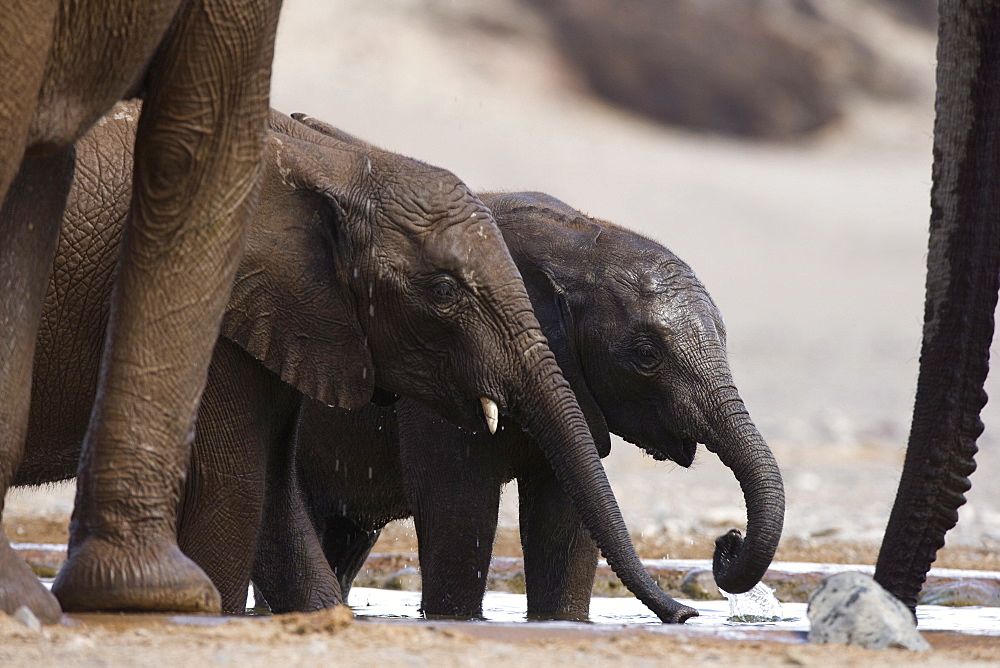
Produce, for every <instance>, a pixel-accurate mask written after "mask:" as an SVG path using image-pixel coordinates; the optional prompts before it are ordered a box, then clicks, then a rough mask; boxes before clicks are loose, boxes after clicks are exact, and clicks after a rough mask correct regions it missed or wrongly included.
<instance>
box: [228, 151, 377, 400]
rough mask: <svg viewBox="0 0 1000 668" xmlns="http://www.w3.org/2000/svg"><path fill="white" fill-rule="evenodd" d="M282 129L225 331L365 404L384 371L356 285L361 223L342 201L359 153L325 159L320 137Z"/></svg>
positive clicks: (313, 382) (325, 396)
mask: <svg viewBox="0 0 1000 668" xmlns="http://www.w3.org/2000/svg"><path fill="white" fill-rule="evenodd" d="M276 135H277V133H272V135H271V139H270V140H269V146H268V159H267V160H266V165H267V166H266V168H265V174H264V176H263V178H264V183H263V187H262V193H261V199H260V203H259V204H258V205H257V208H256V210H255V212H254V220H253V221H252V223H251V226H250V229H249V231H248V238H247V244H246V250H245V252H244V255H243V259H242V261H241V263H240V267H239V269H238V271H237V276H236V282H235V284H234V286H233V292H232V297H231V299H230V302H229V306H228V309H227V311H226V315H225V317H224V319H223V324H222V335H223V336H225V337H226V338H228V339H230V340H231V341H233V342H235V343H236V344H237V345H239V346H241V347H242V348H243V349H245V350H246V351H247V352H249V353H250V354H251V355H253V356H254V357H255V358H257V359H258V360H260V361H261V362H262V363H263V364H264V365H265V366H266V367H267V368H268V369H270V370H271V371H273V372H274V373H276V374H278V375H279V376H280V377H281V379H282V380H283V381H285V382H286V383H288V384H290V385H292V386H294V387H295V388H296V389H298V390H299V391H300V392H303V393H304V394H306V395H308V396H310V397H313V398H315V399H317V400H319V401H322V402H323V403H325V404H328V405H331V406H340V407H343V408H359V407H361V406H363V405H365V404H366V403H368V401H369V400H370V399H371V398H372V396H373V394H374V391H375V370H374V366H373V363H372V357H371V353H370V352H369V350H368V346H367V342H366V338H365V334H364V331H363V330H362V328H361V325H360V319H359V317H358V306H357V301H356V300H355V299H354V297H353V292H352V290H351V289H350V282H351V280H352V273H351V272H353V271H354V270H353V269H351V268H350V267H349V266H348V265H349V258H350V249H351V247H352V246H353V244H351V243H350V239H349V237H348V232H349V228H350V227H351V226H350V225H348V224H347V222H348V221H347V220H346V214H345V210H344V208H343V207H342V206H341V205H340V203H339V197H340V194H341V193H343V192H344V191H345V189H346V187H347V186H346V182H347V178H346V173H345V168H344V167H343V162H349V161H342V160H336V159H335V158H336V156H332V158H334V159H333V160H324V159H323V158H324V154H323V152H322V151H319V150H318V149H317V147H316V146H315V145H313V144H310V143H309V142H305V141H301V140H299V139H296V138H292V137H289V136H276ZM326 157H331V156H326ZM338 165H340V166H339V167H338Z"/></svg>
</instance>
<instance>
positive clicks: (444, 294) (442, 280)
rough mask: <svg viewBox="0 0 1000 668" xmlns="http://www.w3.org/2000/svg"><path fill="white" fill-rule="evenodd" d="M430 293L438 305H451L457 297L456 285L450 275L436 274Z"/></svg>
mask: <svg viewBox="0 0 1000 668" xmlns="http://www.w3.org/2000/svg"><path fill="white" fill-rule="evenodd" d="M431 294H432V295H433V297H434V301H435V302H436V303H437V305H438V306H441V307H448V306H451V305H452V304H453V303H454V302H455V299H456V298H457V297H458V285H457V284H456V283H455V279H454V278H452V277H451V276H438V277H437V278H436V279H435V280H434V282H433V283H432V284H431Z"/></svg>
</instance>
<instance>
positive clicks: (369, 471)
mask: <svg viewBox="0 0 1000 668" xmlns="http://www.w3.org/2000/svg"><path fill="white" fill-rule="evenodd" d="M368 479H369V480H371V479H372V467H370V466H369V467H368Z"/></svg>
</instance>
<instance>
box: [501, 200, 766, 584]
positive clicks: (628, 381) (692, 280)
mask: <svg viewBox="0 0 1000 668" xmlns="http://www.w3.org/2000/svg"><path fill="white" fill-rule="evenodd" d="M483 200H484V201H485V202H486V203H487V205H488V206H489V207H490V208H491V210H492V211H493V214H494V216H495V217H496V219H497V222H498V224H499V225H500V226H501V229H502V230H503V233H504V238H505V240H506V241H507V245H508V247H509V248H510V251H511V254H512V255H513V257H514V259H515V261H516V262H517V265H518V267H519V269H520V270H521V272H522V275H523V276H524V280H525V285H526V286H527V288H528V292H529V295H530V297H531V300H532V304H533V305H534V308H535V313H536V314H537V316H538V318H539V320H540V321H541V323H542V325H543V329H544V331H545V332H546V333H547V334H548V335H549V342H550V345H551V347H552V350H553V351H554V352H555V354H556V358H557V359H558V361H559V364H560V367H561V368H562V369H563V372H564V373H565V375H566V377H567V379H569V380H570V382H571V383H572V385H573V389H574V391H575V393H576V396H577V399H578V400H579V403H580V406H581V408H582V409H583V411H584V413H585V415H586V416H587V421H588V424H589V425H590V428H591V430H592V432H593V433H594V440H595V442H597V443H598V444H600V445H601V448H602V455H603V454H607V450H608V449H609V448H610V440H609V437H608V432H609V431H611V432H614V433H616V434H618V435H620V436H621V437H622V438H624V439H625V440H626V441H629V442H632V443H634V444H636V445H638V446H639V447H640V448H642V449H643V450H645V451H646V452H648V453H649V454H651V455H652V456H653V457H654V458H656V459H659V460H664V459H670V460H673V461H674V462H676V463H678V464H680V465H681V466H685V467H687V466H690V465H691V463H692V461H693V460H694V456H695V450H696V446H697V444H698V443H703V444H705V446H706V447H707V448H708V449H709V450H710V451H711V452H714V453H716V454H717V455H718V456H719V458H720V459H721V460H722V461H723V462H724V463H725V464H726V466H728V467H729V468H730V469H732V471H733V473H734V474H735V475H736V478H737V479H738V480H739V482H740V485H741V487H742V489H743V492H744V495H745V498H746V505H747V513H748V523H747V539H746V541H745V542H743V541H742V539H741V536H740V534H739V532H738V531H736V530H733V531H730V532H729V533H728V534H726V535H725V536H723V537H721V538H720V539H719V540H718V541H716V553H715V577H716V582H717V583H718V585H719V586H720V587H721V588H722V589H724V590H726V591H729V592H744V591H747V590H749V589H750V588H752V587H753V586H754V585H755V584H756V583H757V582H758V581H759V580H760V578H761V576H762V575H763V574H764V571H766V570H767V567H768V565H769V564H770V563H771V559H772V558H773V556H774V552H775V549H776V548H777V545H778V539H779V538H780V536H781V527H782V523H783V518H784V490H783V486H782V482H781V474H780V472H779V470H778V466H777V463H776V462H775V460H774V457H773V456H772V454H771V452H770V450H769V449H768V447H767V444H766V443H765V442H764V439H763V438H762V437H761V435H760V433H759V432H758V431H757V428H756V427H755V426H754V423H753V421H752V420H751V419H750V415H749V413H748V412H747V409H746V407H745V406H744V404H743V401H742V400H741V399H740V396H739V394H738V392H737V389H736V386H735V384H734V383H733V378H732V374H731V373H730V370H729V364H728V361H727V355H726V330H725V326H724V325H723V322H722V317H721V315H720V314H719V311H718V309H717V308H716V306H715V304H714V303H713V302H712V299H711V297H710V296H709V295H708V292H707V291H706V290H705V287H704V286H703V285H702V284H701V282H700V281H699V280H698V278H697V277H696V276H695V275H694V273H693V272H692V271H691V269H690V268H689V267H688V266H687V265H686V264H684V263H683V262H682V261H681V260H680V259H678V258H677V257H676V256H675V255H673V253H671V252H670V251H669V250H667V249H666V248H664V247H663V246H661V245H659V244H658V243H656V242H654V241H651V240H649V239H646V238H644V237H642V236H640V235H638V234H635V233H634V232H631V231H629V230H626V229H623V228H620V227H617V226H615V225H612V224H609V223H606V222H603V221H595V220H592V219H590V218H588V217H586V216H583V215H582V214H580V213H579V212H578V211H576V210H574V209H572V208H571V207H569V206H568V205H566V204H564V203H563V202H560V201H558V200H556V199H554V198H552V197H550V196H548V195H544V194H540V193H520V194H499V195H484V196H483Z"/></svg>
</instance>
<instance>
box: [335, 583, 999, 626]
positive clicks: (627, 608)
mask: <svg viewBox="0 0 1000 668" xmlns="http://www.w3.org/2000/svg"><path fill="white" fill-rule="evenodd" d="M681 602H682V603H684V604H685V605H689V606H691V607H692V608H694V609H696V610H697V611H698V612H699V613H700V615H699V616H698V617H692V618H691V619H689V620H688V621H687V625H688V626H714V627H723V626H725V627H732V628H747V629H749V628H754V629H775V630H783V631H808V630H809V620H808V618H807V617H806V604H805V603H782V604H781V617H782V618H781V620H780V621H776V622H752V623H751V622H737V621H730V619H729V616H730V606H729V601H689V600H682V601H681ZM348 603H349V604H350V605H351V608H352V609H353V610H354V613H355V614H356V615H358V616H361V617H383V618H393V617H397V618H410V619H419V618H420V592H416V591H390V590H385V589H366V588H363V587H355V588H354V589H352V590H351V595H350V599H349V600H348ZM526 610H527V599H526V597H525V596H524V595H523V594H509V593H506V592H487V593H486V598H485V599H484V600H483V616H484V617H485V618H486V621H489V622H526V621H527V619H526V614H525V611H526ZM590 620H591V622H590V623H591V624H628V625H659V624H660V620H659V619H657V618H656V617H655V616H654V615H653V613H651V612H650V611H649V609H647V608H646V606H644V605H643V604H642V603H640V602H639V601H638V600H637V599H634V598H605V597H594V598H592V599H591V601H590ZM917 620H918V624H919V627H920V630H921V631H957V632H960V633H967V634H970V635H998V636H1000V608H982V607H963V608H948V607H943V606H937V605H921V606H918V608H917ZM531 623H532V624H559V625H565V624H581V622H531Z"/></svg>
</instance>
